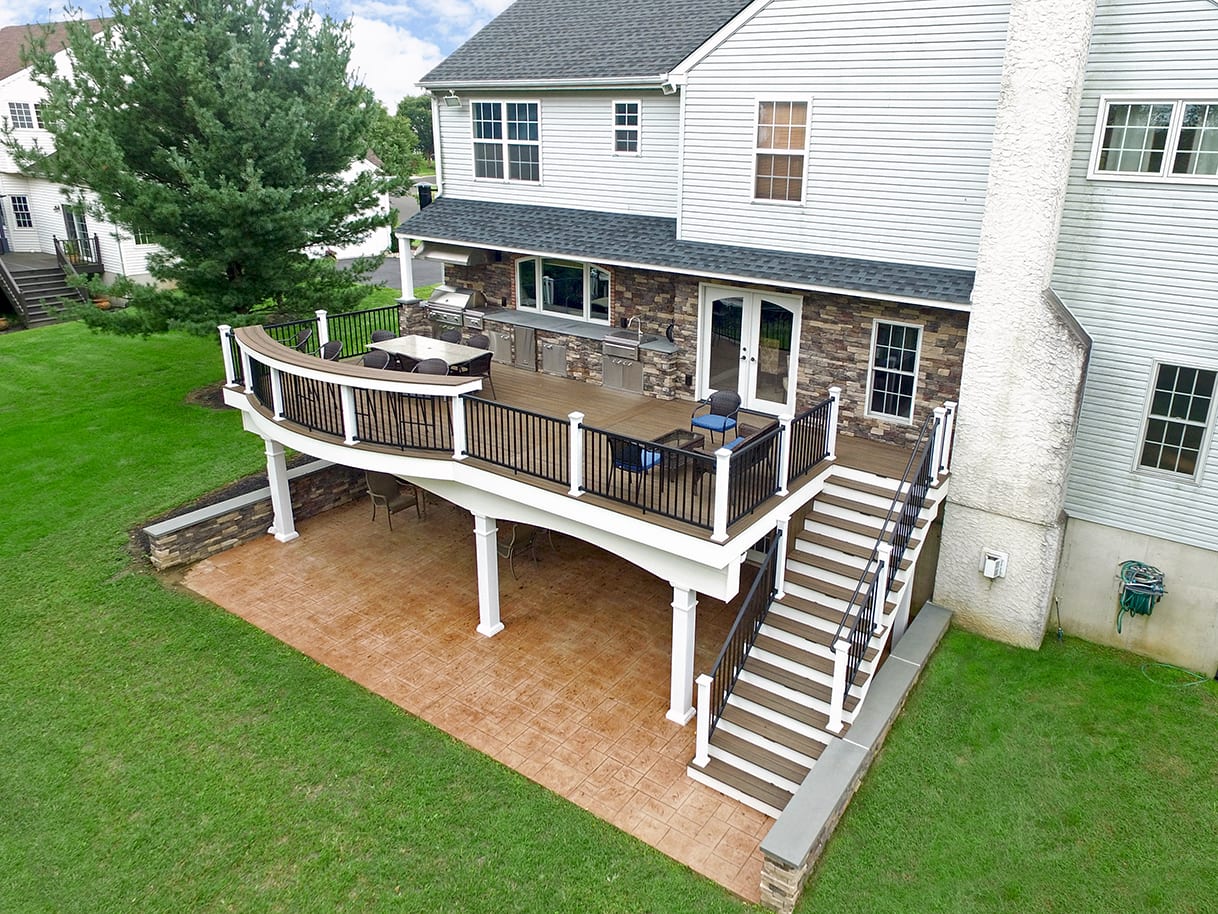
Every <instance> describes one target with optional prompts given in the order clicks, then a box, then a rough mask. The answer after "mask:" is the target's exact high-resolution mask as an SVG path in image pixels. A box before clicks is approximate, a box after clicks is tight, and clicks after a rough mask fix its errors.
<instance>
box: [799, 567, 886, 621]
mask: <svg viewBox="0 0 1218 914" xmlns="http://www.w3.org/2000/svg"><path fill="white" fill-rule="evenodd" d="M786 581H787V583H788V584H795V585H797V586H799V587H806V588H807V589H808V590H815V591H816V592H817V593H823V594H824V595H825V596H827V597H836V598H837V599H839V600H841V601H842V602H843V603H848V602H850V600H852V599H853V598H854V588H853V587H849V588H847V587H842V586H841V585H840V584H834V583H832V582H830V581H822V580H821V579H820V578H813V577H810V576H808V575H806V574H800V573H799V572H797V571H788V572H787V575H786ZM902 586H904V582H903V581H896V582H895V583H894V584H893V587H892V590H890V591H889V592H888V600H887V601H886V607H887V608H886V609H885V612H891V611H892V610H893V609H895V608H896V605H897V601H896V600H895V599H893V595H894V594H897V593H899V592H900V590H901V587H902ZM859 595H860V596H862V592H861V590H860V593H859ZM838 618H839V619H840V618H841V612H840V611H839V612H838Z"/></svg>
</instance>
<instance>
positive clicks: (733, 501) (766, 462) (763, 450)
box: [727, 422, 782, 527]
mask: <svg viewBox="0 0 1218 914" xmlns="http://www.w3.org/2000/svg"><path fill="white" fill-rule="evenodd" d="M781 455H782V426H781V425H779V424H778V423H777V422H775V423H774V424H773V425H772V426H770V428H768V429H766V430H765V431H764V432H762V433H761V434H759V435H757V436H756V437H754V438H753V439H752V440H751V441H749V442H748V443H747V444H742V445H740V447H738V448H737V449H736V450H735V451H734V452H733V453H732V459H731V463H730V464H729V465H728V483H727V486H728V490H727V491H728V496H727V498H728V510H727V524H728V526H729V527H730V526H731V525H732V524H734V523H736V521H738V520H740V519H741V518H742V517H744V516H745V515H747V514H752V513H753V512H754V511H756V510H757V509H758V508H759V507H761V505H762V504H764V503H765V502H766V501H767V500H768V499H769V498H771V497H772V496H773V495H774V494H775V493H776V492H777V491H778V468H779V461H780V460H781Z"/></svg>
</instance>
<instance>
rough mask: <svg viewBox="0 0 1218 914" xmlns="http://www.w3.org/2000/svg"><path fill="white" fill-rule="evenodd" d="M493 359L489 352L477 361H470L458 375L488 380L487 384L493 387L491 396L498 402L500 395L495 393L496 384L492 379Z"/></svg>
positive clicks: (462, 367)
mask: <svg viewBox="0 0 1218 914" xmlns="http://www.w3.org/2000/svg"><path fill="white" fill-rule="evenodd" d="M493 358H494V356H492V355H491V353H489V352H488V353H487V354H486V355H480V356H478V357H477V358H476V359H470V360H469V361H468V362H466V363H465V364H464V365H462V366H461V368H460V371H456V373H457V374H464V375H469V376H470V377H471V378H486V380H487V383H488V384H490V385H491V396H492V397H494V398H495V399H496V400H498V399H499V395H498V394H496V393H495V382H494V381H493V380H492V379H491V360H492V359H493ZM454 371H455V369H454Z"/></svg>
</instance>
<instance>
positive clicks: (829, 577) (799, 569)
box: [787, 558, 861, 591]
mask: <svg viewBox="0 0 1218 914" xmlns="http://www.w3.org/2000/svg"><path fill="white" fill-rule="evenodd" d="M791 572H794V573H795V574H802V575H807V576H808V577H810V578H815V579H816V580H818V581H824V582H825V583H826V584H833V585H835V586H837V587H844V588H846V589H847V590H851V591H852V590H854V587H855V585H856V584H858V582H859V577H860V576H861V572H860V574H858V575H854V576H853V577H851V576H848V575H844V574H839V573H838V572H836V571H829V570H828V569H825V568H816V567H814V566H812V565H808V564H806V563H805V562H800V561H797V560H796V559H794V558H789V559H787V573H788V574H790V573H791Z"/></svg>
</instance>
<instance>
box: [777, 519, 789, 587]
mask: <svg viewBox="0 0 1218 914" xmlns="http://www.w3.org/2000/svg"><path fill="white" fill-rule="evenodd" d="M790 527H791V519H790V518H789V517H784V518H783V519H782V520H780V521H779V522H778V529H777V533H778V548H777V549H775V550H774V599H776V600H781V599H782V598H783V597H785V596H786V595H787V531H788V530H789V529H790Z"/></svg>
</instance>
